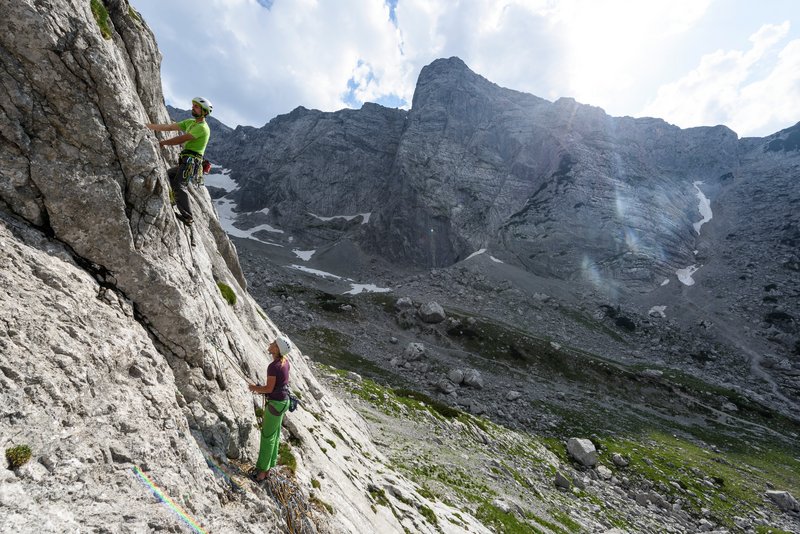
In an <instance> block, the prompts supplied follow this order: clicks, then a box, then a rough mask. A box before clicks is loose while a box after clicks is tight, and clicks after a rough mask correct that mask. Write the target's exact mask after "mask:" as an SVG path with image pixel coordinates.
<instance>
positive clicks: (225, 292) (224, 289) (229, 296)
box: [217, 282, 236, 306]
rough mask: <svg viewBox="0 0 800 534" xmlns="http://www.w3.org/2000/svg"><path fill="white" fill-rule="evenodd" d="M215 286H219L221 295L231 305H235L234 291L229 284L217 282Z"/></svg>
mask: <svg viewBox="0 0 800 534" xmlns="http://www.w3.org/2000/svg"><path fill="white" fill-rule="evenodd" d="M217 287H218V288H219V292H220V293H222V297H223V298H224V299H225V300H226V301H227V302H228V304H230V305H231V306H235V305H236V293H234V292H233V289H231V286H229V285H228V284H226V283H225V282H217Z"/></svg>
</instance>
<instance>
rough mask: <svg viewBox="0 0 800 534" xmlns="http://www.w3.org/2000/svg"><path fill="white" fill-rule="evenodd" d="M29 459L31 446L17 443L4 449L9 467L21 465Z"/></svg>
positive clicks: (14, 467)
mask: <svg viewBox="0 0 800 534" xmlns="http://www.w3.org/2000/svg"><path fill="white" fill-rule="evenodd" d="M30 459H31V448H30V447H28V446H27V445H17V446H15V447H10V448H8V449H6V460H8V467H9V469H17V468H18V467H22V466H23V465H25V464H26V463H28V460H30Z"/></svg>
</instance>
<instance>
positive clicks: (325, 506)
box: [308, 491, 333, 515]
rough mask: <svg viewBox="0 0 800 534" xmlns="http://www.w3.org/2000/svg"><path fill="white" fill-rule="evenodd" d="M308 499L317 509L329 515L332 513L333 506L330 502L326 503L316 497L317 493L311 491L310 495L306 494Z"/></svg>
mask: <svg viewBox="0 0 800 534" xmlns="http://www.w3.org/2000/svg"><path fill="white" fill-rule="evenodd" d="M308 500H309V502H310V503H311V504H313V505H314V506H316V507H317V509H319V510H325V511H327V512H328V513H329V514H330V515H333V506H331V505H330V504H328V503H326V502H325V501H323V500H322V499H320V498H319V497H317V495H316V494H315V493H314V492H313V491H312V492H311V495H309V496H308Z"/></svg>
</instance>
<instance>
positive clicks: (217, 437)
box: [0, 0, 485, 533]
mask: <svg viewBox="0 0 800 534" xmlns="http://www.w3.org/2000/svg"><path fill="white" fill-rule="evenodd" d="M99 4H100V5H102V6H104V7H105V9H106V10H107V12H108V15H107V16H106V15H105V14H101V15H100V16H99V20H96V19H95V15H93V13H92V10H91V6H90V2H88V1H83V0H81V1H78V0H60V1H55V0H41V1H37V2H35V3H31V2H12V1H10V0H2V13H3V16H2V17H0V58H2V61H0V106H1V107H2V109H3V113H0V132H2V133H0V160H1V161H2V162H3V165H2V166H0V266H2V268H0V288H1V289H2V290H0V405H2V406H3V407H4V409H7V410H9V413H11V414H13V416H12V417H4V418H2V419H0V435H3V436H4V437H7V439H6V441H8V442H9V444H14V445H16V444H27V445H29V446H30V448H31V451H32V459H31V461H30V462H28V463H27V464H25V465H24V466H22V467H20V468H19V469H17V470H16V471H15V472H11V471H8V470H6V469H2V470H0V479H2V486H3V492H2V494H3V495H2V506H0V524H2V525H3V527H2V528H3V529H4V530H8V531H9V532H23V531H30V529H31V526H32V525H37V526H41V528H43V529H45V527H44V526H42V525H44V523H43V518H47V521H48V522H47V525H46V529H45V530H46V531H52V532H68V531H70V532H71V531H84V530H85V531H100V530H107V529H108V528H109V524H110V521H112V520H113V521H112V522H117V521H118V522H121V526H120V529H121V530H124V531H136V532H144V531H150V530H154V529H155V530H158V529H166V530H176V529H180V528H183V527H182V526H181V523H180V519H179V518H177V517H176V516H174V515H173V514H172V513H171V512H170V511H169V510H168V508H166V507H165V506H163V505H162V504H161V503H160V502H159V501H157V500H155V499H153V495H152V491H151V489H150V487H149V483H148V481H150V482H152V483H153V484H156V485H157V486H158V487H160V488H161V489H162V491H163V492H164V494H165V495H167V496H169V497H171V498H174V499H176V501H180V502H181V505H182V506H183V507H184V508H185V510H186V512H187V514H189V515H190V516H193V517H194V518H195V519H196V520H197V521H198V522H199V524H201V525H203V527H204V528H206V529H208V530H209V531H215V532H217V531H218V532H263V531H264V530H271V531H277V530H280V529H281V528H283V527H285V526H286V525H285V522H284V521H283V520H282V519H281V512H280V511H279V510H278V506H277V504H276V502H275V501H273V500H271V499H263V498H261V497H259V498H256V497H255V495H254V494H253V493H252V489H248V488H245V490H244V495H245V496H244V497H242V498H241V499H239V500H236V501H235V502H232V501H231V499H230V493H229V492H230V483H229V482H228V481H226V476H227V475H226V476H223V475H221V474H220V473H223V472H224V470H223V469H219V470H215V469H212V468H211V467H209V466H210V465H212V464H214V465H219V464H224V466H225V469H228V470H230V469H238V468H236V467H234V466H233V464H230V463H229V460H231V459H236V460H238V461H239V462H242V464H244V465H246V464H252V463H254V461H255V455H256V454H257V450H258V440H259V436H258V434H259V432H258V428H257V427H256V425H255V412H254V408H255V407H256V406H257V405H258V404H259V403H258V399H256V398H254V396H253V395H252V394H251V393H250V392H249V391H248V389H247V385H248V383H264V382H265V381H266V367H267V364H268V363H269V359H268V358H267V356H266V353H267V345H268V342H269V341H270V340H272V339H274V338H275V337H276V336H277V335H278V334H279V331H278V329H277V328H276V326H275V325H274V323H273V322H272V321H271V319H270V318H269V317H268V316H267V315H265V314H264V312H263V311H262V310H261V309H260V308H259V306H258V305H257V304H256V303H255V301H254V300H253V299H252V298H251V297H250V296H249V294H248V293H247V287H246V284H245V281H244V277H243V275H242V271H241V269H240V266H239V262H238V257H237V254H236V249H235V247H234V246H233V245H232V244H231V242H230V240H229V239H228V237H227V235H226V234H225V232H224V231H223V229H222V227H221V225H220V222H219V220H218V219H217V216H216V214H215V212H214V209H213V206H212V204H211V199H210V197H209V194H208V192H207V191H206V190H205V188H199V187H194V186H191V187H190V202H191V204H192V209H193V213H194V219H195V223H194V225H193V228H192V229H191V230H189V229H187V228H186V227H184V226H183V225H182V224H181V223H179V222H178V221H177V220H176V219H175V216H174V213H173V208H172V207H171V205H170V200H169V186H168V181H167V179H166V169H167V167H169V166H172V165H173V164H174V162H175V158H176V155H177V151H176V150H175V149H165V150H160V149H159V147H158V144H157V135H158V136H161V135H163V134H157V135H156V134H154V133H153V132H151V131H150V130H149V129H147V128H146V127H145V126H144V124H145V123H148V122H155V123H166V122H170V119H169V117H168V115H167V111H166V109H165V108H164V105H163V94H162V90H161V83H160V79H159V67H160V57H161V56H160V54H159V52H158V49H157V47H156V43H155V40H154V38H153V34H152V32H151V31H150V29H149V28H148V27H147V24H146V23H145V22H144V21H143V20H142V19H141V17H140V16H139V15H138V14H137V13H136V11H135V10H134V9H133V8H132V7H131V6H130V4H128V2H126V1H125V0H104V1H103V2H100V3H99ZM376 114H377V116H382V117H384V118H385V119H386V120H387V121H391V120H393V119H392V117H395V116H397V117H402V116H403V115H404V112H398V113H396V114H393V113H389V114H383V112H382V111H380V110H376ZM401 122H402V121H401ZM220 133H224V130H222V131H221V132H220ZM214 135H215V132H212V139H213V136H214ZM387 157H388V156H387ZM374 170H375V169H372V168H369V169H367V170H365V172H369V173H371V172H373V171H374ZM192 243H194V244H192ZM223 284H224V286H227V288H228V289H230V290H231V291H232V292H233V293H234V294H235V295H236V296H237V299H236V301H235V302H229V301H228V300H226V299H225V298H224V297H223V295H222V292H221V288H222V287H223ZM291 359H292V371H291V373H292V374H291V384H292V389H294V390H296V391H297V392H299V393H301V394H302V395H303V397H302V398H303V407H304V408H307V410H304V409H300V410H297V411H296V412H294V413H292V414H291V415H289V416H287V418H286V419H285V430H284V439H286V438H288V437H289V435H290V436H292V437H294V438H296V439H297V441H298V443H303V444H305V446H299V447H298V448H297V449H296V451H295V452H296V456H297V463H298V465H297V480H298V484H301V485H304V487H305V486H307V485H309V484H310V479H311V477H312V476H313V475H314V474H316V473H318V472H320V471H324V472H325V473H326V487H325V488H324V489H321V490H319V492H320V493H319V494H320V498H321V499H323V500H325V501H326V502H328V503H332V505H333V506H335V509H336V515H335V516H333V517H332V518H330V519H328V520H326V522H327V524H328V526H329V528H331V529H332V530H333V531H337V532H357V531H360V528H359V527H357V526H356V525H359V526H360V525H364V524H370V525H371V526H372V527H373V528H374V529H375V530H376V531H380V532H397V533H400V532H403V531H409V530H412V529H413V530H415V531H416V530H419V528H420V525H423V526H422V529H423V530H424V531H427V532H433V531H434V530H436V529H434V528H433V527H432V526H430V524H429V523H427V522H425V521H424V518H423V517H422V516H421V515H420V514H419V512H418V511H414V510H411V511H408V512H407V513H404V514H403V516H402V517H397V516H395V515H393V514H392V513H391V512H389V511H388V509H383V510H378V511H377V512H376V511H374V510H373V508H372V503H371V501H370V500H369V498H368V497H366V496H364V495H363V493H362V492H361V491H360V489H359V488H363V487H366V484H367V482H368V481H370V482H375V483H381V484H383V483H384V482H385V481H386V479H387V478H388V477H389V476H390V475H388V474H387V475H376V473H379V472H381V471H382V467H379V466H383V465H384V463H385V462H384V460H383V458H382V456H381V452H380V451H379V450H378V449H377V448H376V447H375V445H374V444H373V443H372V442H371V441H370V438H369V436H368V433H367V432H366V426H365V424H364V421H363V420H362V419H361V418H360V417H359V416H357V415H356V414H355V412H353V411H352V409H351V408H350V407H348V406H346V405H344V404H343V403H342V401H341V400H339V399H337V398H335V397H334V396H332V395H330V394H329V393H328V392H327V391H326V390H325V388H323V387H322V386H321V385H320V384H319V383H318V382H317V380H316V378H315V377H314V375H313V374H312V372H311V369H310V367H309V364H308V362H307V361H306V359H305V357H304V356H303V355H302V353H301V352H300V351H293V353H292V355H291ZM312 411H313V412H314V413H317V414H319V415H320V416H322V417H323V418H324V419H325V420H326V421H334V420H335V421H336V424H337V425H341V426H340V428H341V430H340V432H342V433H343V435H346V436H347V439H346V440H343V441H344V442H345V443H342V444H341V446H340V447H339V448H338V449H337V451H336V454H337V456H336V457H335V458H334V459H331V457H330V456H328V455H325V454H323V453H322V452H321V451H319V449H318V448H317V447H311V446H310V444H312V443H314V437H313V436H312V435H311V434H310V432H309V430H308V429H309V427H311V426H314V425H317V424H318V423H313V422H312V421H313V417H312V416H311V412H312ZM334 413H335V414H336V415H335V416H334V415H333V414H334ZM319 424H321V425H322V428H325V429H328V430H330V428H329V425H330V423H329V422H322V423H319ZM326 431H327V430H326ZM287 433H288V435H287ZM362 454H363V456H364V457H363V458H362V457H361V455H362ZM338 455H347V456H349V455H353V456H358V457H359V460H360V461H359V462H358V465H353V466H348V467H344V464H345V462H344V460H343V459H342V458H341V457H339V456H338ZM235 476H236V477H242V478H246V477H244V475H243V474H241V473H237V474H235ZM392 478H393V485H394V486H395V487H397V488H399V489H400V490H402V493H403V495H411V496H413V498H414V499H419V502H429V501H426V500H425V499H424V498H423V497H421V496H419V495H418V494H417V493H416V490H415V489H414V486H413V485H412V484H411V483H410V482H409V481H407V480H406V479H404V478H403V477H402V476H399V475H398V476H396V477H392ZM398 502H399V501H398ZM429 504H430V503H429ZM431 506H435V507H436V509H437V511H438V513H443V514H445V515H447V514H451V513H452V510H450V509H449V508H448V507H447V506H444V505H442V506H439V504H436V505H433V504H431ZM461 517H462V518H464V521H466V522H467V523H469V524H470V525H471V526H472V527H474V529H475V530H476V531H485V529H483V527H482V526H481V525H480V524H479V523H477V521H474V519H471V518H469V517H467V516H466V515H461ZM110 518H111V519H110ZM312 519H313V518H312ZM114 524H116V523H114ZM448 528H451V527H448ZM450 531H454V530H453V529H452V528H451V530H450Z"/></svg>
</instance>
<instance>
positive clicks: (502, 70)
mask: <svg viewBox="0 0 800 534" xmlns="http://www.w3.org/2000/svg"><path fill="white" fill-rule="evenodd" d="M787 1H788V0H775V3H774V4H769V5H766V4H765V5H764V6H760V7H758V9H756V8H754V7H752V6H750V5H749V4H744V5H742V6H740V7H741V9H738V8H737V10H736V11H735V12H734V11H733V10H732V9H730V8H729V6H727V7H726V6H725V5H723V4H721V3H720V2H719V0H648V1H647V2H641V1H640V0H605V1H603V2H597V1H596V0H559V1H558V2H555V1H553V0H503V1H497V0H398V1H397V3H396V6H395V8H394V17H392V15H391V13H390V10H391V8H390V7H389V5H387V2H386V1H385V0H207V1H206V2H203V3H202V8H200V7H199V4H197V3H196V2H191V1H190V0H169V1H167V2H165V1H163V0H135V2H134V3H135V7H136V9H138V10H140V11H141V12H142V14H143V15H144V18H145V20H146V21H147V22H148V24H149V25H150V26H151V27H152V28H153V30H154V32H155V34H156V36H157V38H158V41H159V43H158V44H159V46H160V48H161V50H162V52H163V54H164V61H163V65H162V75H163V83H164V92H165V97H166V99H167V101H168V103H171V104H174V105H176V106H178V107H183V108H186V107H188V102H189V100H190V98H191V97H193V96H195V95H197V94H199V95H203V96H206V97H207V98H210V99H211V100H212V102H214V106H215V116H216V117H217V118H218V119H220V120H222V121H223V122H225V123H227V124H229V125H231V126H235V125H237V124H250V125H254V126H261V125H262V124H264V123H265V122H267V121H268V120H270V119H272V118H273V117H275V116H276V115H278V114H282V113H288V112H289V111H291V110H292V109H294V108H295V107H297V106H300V105H302V106H305V107H308V108H315V109H321V110H323V111H335V110H337V109H341V108H343V107H358V106H359V105H360V103H361V102H365V101H377V102H383V103H387V104H388V105H397V104H399V103H400V102H401V101H405V103H406V107H407V106H409V105H410V104H411V100H412V97H413V92H414V87H415V84H416V78H417V76H418V74H419V72H420V70H421V69H422V68H423V67H424V66H425V65H427V64H429V63H431V62H432V61H433V60H435V59H437V58H440V57H450V56H458V57H460V58H461V59H463V60H464V61H465V63H466V64H467V65H468V66H470V68H472V69H473V70H474V71H475V72H477V73H479V74H481V75H482V76H484V77H486V78H487V79H489V80H491V81H493V82H495V83H497V84H499V85H501V86H505V87H509V88H511V89H516V90H520V91H525V92H528V93H532V94H535V95H537V96H540V97H543V98H547V99H550V100H555V99H557V98H559V97H562V96H571V97H574V98H576V99H577V100H578V101H579V102H583V103H587V104H592V105H596V106H600V107H602V108H604V109H605V110H606V111H607V112H608V113H610V114H614V115H626V114H627V115H641V114H640V113H639V111H640V110H643V114H646V115H655V116H659V117H663V118H665V119H666V120H667V121H669V122H673V123H677V124H679V125H681V126H693V125H700V124H717V123H726V124H728V125H729V126H731V127H732V128H733V129H734V130H736V131H737V132H739V133H742V134H749V135H752V134H753V133H754V132H756V131H758V132H760V133H759V135H761V134H765V133H771V131H769V128H774V129H778V128H779V127H785V126H787V125H788V124H789V123H793V122H795V121H796V120H797V119H800V114H798V112H797V111H798V109H797V107H798V106H800V99H798V98H797V94H798V89H797V84H798V82H797V80H798V74H797V73H798V72H800V71H799V70H798V69H797V63H798V55H799V54H800V53H799V52H798V51H797V48H798V46H797V45H796V44H793V43H794V41H791V42H789V43H788V44H786V43H785V41H787V40H791V39H795V38H796V32H795V33H794V34H791V35H789V37H788V38H787V33H786V32H788V31H789V26H788V23H786V24H783V25H765V26H764V28H763V29H762V30H761V31H759V32H758V33H757V34H756V35H754V36H753V41H752V45H751V47H750V49H749V50H748V51H746V52H740V51H737V50H730V49H731V48H735V47H736V46H735V45H733V46H732V45H731V44H730V43H731V42H735V40H734V41H732V40H731V38H730V36H731V35H741V32H742V31H749V32H750V33H752V31H753V29H754V28H753V27H752V24H756V23H757V22H756V21H754V20H752V18H753V16H752V13H757V14H758V16H763V17H764V19H763V20H764V21H767V18H766V17H767V15H765V14H764V15H762V12H764V13H766V12H767V11H769V12H772V13H775V12H778V13H781V12H789V11H794V12H795V13H797V12H798V9H797V8H796V7H791V6H794V4H792V3H788V4H787ZM390 3H391V2H390ZM770 6H772V7H770ZM787 6H790V7H787ZM714 8H716V11H714ZM198 12H199V13H200V17H199V18H198V17H197V16H196V14H198ZM723 12H724V14H725V15H729V16H730V17H731V20H734V19H735V20H736V21H737V23H739V26H736V27H732V26H726V27H725V32H718V33H719V34H718V35H717V38H722V37H724V38H725V39H727V41H726V43H727V46H726V47H721V46H720V45H719V44H715V42H716V41H709V40H708V39H711V38H712V36H711V33H713V32H709V31H708V28H709V27H715V26H714V24H715V22H716V21H714V20H710V17H712V16H717V17H718V16H719V15H720V13H723ZM740 12H741V13H740ZM796 16H797V15H795V17H796ZM748 17H749V19H748V20H746V21H745V22H746V23H747V24H743V23H741V21H742V20H743V19H745V18H748ZM785 18H789V19H790V20H791V16H789V15H786V17H785ZM780 20H783V19H778V21H780ZM773 22H774V21H773ZM703 24H705V25H706V26H703ZM717 26H718V25H717ZM741 26H748V27H750V29H749V30H742V28H741ZM721 34H724V35H722V37H720V35H721ZM746 35H748V33H744V34H743V36H742V37H740V39H741V40H742V41H743V40H744V38H745V36H746ZM689 37H691V38H689ZM690 42H691V46H690V45H689V44H688V43H690ZM780 43H785V44H784V45H783V47H782V49H781V48H780ZM698 47H700V48H698ZM720 48H728V49H729V50H728V51H725V50H718V51H717V52H713V53H711V52H712V51H713V50H715V49H720ZM676 50H680V54H676V52H675V51H676ZM765 65H767V66H766V67H765ZM693 66H694V68H692V67H693ZM689 70H691V72H689ZM665 77H666V78H665ZM676 78H678V79H677V80H676ZM656 91H658V93H657V95H656ZM765 95H770V96H769V98H765ZM773 96H774V98H773ZM777 98H779V99H781V100H780V102H781V105H780V106H776V105H770V104H769V102H767V101H773V102H774V101H776V99H777ZM792 116H793V117H794V118H795V120H790V119H789V118H788V117H792ZM775 125H778V127H776V126H775ZM765 129H767V130H766V131H765ZM774 129H773V130H772V131H774Z"/></svg>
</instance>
